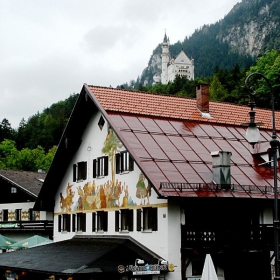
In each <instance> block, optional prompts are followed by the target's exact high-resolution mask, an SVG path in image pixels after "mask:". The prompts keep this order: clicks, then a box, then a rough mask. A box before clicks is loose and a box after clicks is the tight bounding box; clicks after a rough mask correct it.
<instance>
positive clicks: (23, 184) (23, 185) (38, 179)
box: [0, 169, 47, 197]
mask: <svg viewBox="0 0 280 280" xmlns="http://www.w3.org/2000/svg"><path fill="white" fill-rule="evenodd" d="M46 175H47V174H46V173H40V172H30V171H19V170H6V169H0V178H2V179H3V180H5V181H7V182H9V183H10V184H12V185H14V186H16V187H19V188H20V189H22V190H23V191H25V192H27V193H30V194H31V195H33V196H36V197H37V196H38V194H39V192H40V190H41V187H42V185H43V181H44V180H45V178H46Z"/></svg>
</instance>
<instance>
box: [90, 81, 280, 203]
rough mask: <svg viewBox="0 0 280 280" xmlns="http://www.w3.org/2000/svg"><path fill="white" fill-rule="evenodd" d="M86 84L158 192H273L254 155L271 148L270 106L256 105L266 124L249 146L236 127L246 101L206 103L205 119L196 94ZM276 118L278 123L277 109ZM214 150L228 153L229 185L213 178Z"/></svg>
mask: <svg viewBox="0 0 280 280" xmlns="http://www.w3.org/2000/svg"><path fill="white" fill-rule="evenodd" d="M85 88H86V90H87V92H88V94H89V95H90V96H91V97H92V98H93V100H94V101H95V103H96V104H97V106H98V107H99V108H100V109H101V110H103V113H104V114H105V115H106V116H105V117H106V118H107V119H108V121H109V122H110V124H111V126H112V127H113V128H114V130H115V132H116V133H117V135H118V136H119V138H120V140H121V141H122V142H123V144H124V145H125V147H126V148H127V149H128V150H129V152H130V153H131V154H132V156H133V157H134V159H135V161H136V162H137V164H138V165H139V166H140V168H141V169H142V171H143V172H144V173H145V175H146V176H147V178H149V180H150V181H151V183H152V184H153V186H154V187H155V188H156V189H157V191H158V193H159V194H161V195H162V196H186V197H248V198H249V197H254V198H272V197H273V189H272V186H273V172H272V170H271V168H269V167H268V166H267V165H259V164H260V163H263V160H262V159H261V157H260V156H258V155H257V154H258V153H260V152H266V151H267V149H268V148H269V147H270V144H269V140H270V139H271V129H270V128H271V127H270V122H271V111H269V110H263V109H256V110H255V111H256V121H257V122H263V123H264V124H265V125H264V126H263V127H262V129H261V141H260V144H257V145H255V148H254V149H253V148H252V147H251V145H250V144H249V143H248V142H247V141H246V139H245V138H244V136H245V128H244V127H242V126H240V124H241V123H246V122H249V115H248V112H249V108H248V107H247V106H238V105H234V104H227V103H221V102H210V104H209V107H210V115H211V118H205V117H202V116H201V114H200V112H199V111H198V110H197V107H196V100H195V99H190V98H180V97H173V96H164V95H158V94H149V93H144V92H134V91H127V90H119V89H113V88H103V87H95V86H85ZM276 123H277V128H280V113H279V112H276ZM265 128H269V129H265ZM213 151H230V152H232V156H231V184H232V185H231V189H230V190H221V189H220V188H219V186H217V185H215V184H213V183H212V181H213V177H212V157H211V152H213ZM252 154H255V155H252ZM278 181H279V178H278ZM175 183H176V184H175Z"/></svg>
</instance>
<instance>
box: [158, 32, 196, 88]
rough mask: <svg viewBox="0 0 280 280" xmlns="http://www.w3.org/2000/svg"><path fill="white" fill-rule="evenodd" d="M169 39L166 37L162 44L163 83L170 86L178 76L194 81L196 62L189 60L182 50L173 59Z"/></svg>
mask: <svg viewBox="0 0 280 280" xmlns="http://www.w3.org/2000/svg"><path fill="white" fill-rule="evenodd" d="M169 45H170V42H169V39H168V38H167V36H166V34H165V35H164V39H163V43H162V54H161V58H162V72H161V83H162V84H164V85H165V84H168V82H173V81H174V79H175V78H176V76H181V77H186V78H187V79H188V80H193V79H194V60H193V59H189V58H188V56H187V55H186V54H185V52H184V50H183V49H182V50H181V52H180V53H179V54H178V55H177V56H176V57H175V58H171V55H170V50H169Z"/></svg>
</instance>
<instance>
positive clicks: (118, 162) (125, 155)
mask: <svg viewBox="0 0 280 280" xmlns="http://www.w3.org/2000/svg"><path fill="white" fill-rule="evenodd" d="M133 170H134V160H133V158H132V157H131V155H130V153H129V152H128V151H122V152H119V153H117V154H116V155H115V171H116V174H123V173H128V172H130V171H133Z"/></svg>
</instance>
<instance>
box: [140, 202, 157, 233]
mask: <svg viewBox="0 0 280 280" xmlns="http://www.w3.org/2000/svg"><path fill="white" fill-rule="evenodd" d="M157 216H158V214H157V208H153V207H145V208H142V209H137V231H157V230H158V218H157Z"/></svg>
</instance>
